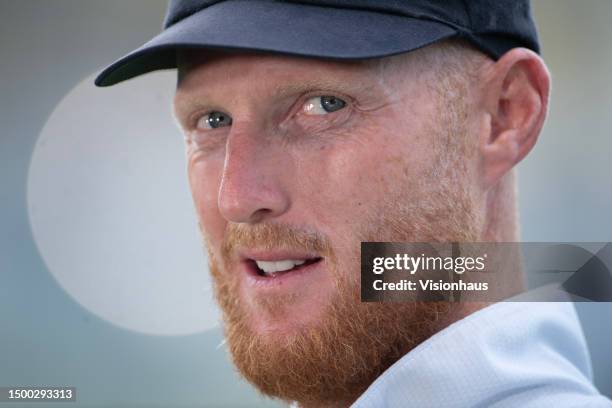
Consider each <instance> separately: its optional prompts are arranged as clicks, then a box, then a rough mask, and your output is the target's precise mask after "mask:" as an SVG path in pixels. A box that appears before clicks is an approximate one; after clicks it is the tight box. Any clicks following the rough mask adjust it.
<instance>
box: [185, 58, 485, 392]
mask: <svg viewBox="0 0 612 408" xmlns="http://www.w3.org/2000/svg"><path fill="white" fill-rule="evenodd" d="M419 53H420V51H417V52H415V53H414V55H411V56H409V57H408V58H406V57H405V56H403V57H393V58H387V59H383V60H373V61H369V62H351V63H349V62H332V61H322V60H314V59H302V58H293V57H283V56H271V55H256V54H207V55H206V57H205V58H202V59H200V58H199V57H198V56H197V55H196V54H190V55H186V56H184V58H183V61H182V63H181V69H180V73H181V76H180V80H179V85H178V89H177V94H176V100H175V108H176V114H177V118H178V119H179V121H180V122H181V125H182V127H183V129H184V132H185V136H186V146H187V158H188V173H189V181H190V185H191V190H192V193H193V199H194V202H195V206H196V209H197V212H198V216H199V219H200V225H201V229H202V233H203V236H204V240H205V243H206V246H207V250H208V253H209V260H210V267H211V272H212V275H213V278H214V282H215V287H216V293H217V298H218V301H219V303H220V305H221V307H222V309H223V312H224V320H225V329H226V336H227V339H228V345H229V348H230V350H231V352H232V355H233V358H234V361H235V363H236V365H237V366H238V368H239V369H240V370H241V372H242V373H243V375H245V377H246V378H247V379H249V380H250V381H252V382H253V383H254V384H255V385H256V386H258V387H259V388H260V390H262V391H263V392H264V393H268V394H271V395H276V396H279V397H281V398H285V399H296V400H302V401H309V400H310V401H313V402H314V401H319V402H320V401H323V400H329V401H331V400H333V399H336V400H338V399H339V398H345V399H346V400H347V401H348V400H350V399H351V398H354V396H355V395H358V393H360V392H362V391H363V390H364V388H365V387H367V385H368V384H369V383H371V381H372V380H373V379H374V378H375V377H376V376H377V375H379V374H380V373H381V372H382V371H383V370H384V369H386V368H387V367H388V366H389V365H390V364H392V363H393V362H394V361H395V360H397V359H398V358H399V357H401V355H403V354H404V353H405V352H407V351H408V350H409V349H410V348H412V347H414V346H415V345H417V344H418V343H420V342H421V341H423V340H424V339H426V338H427V337H429V336H430V335H431V334H433V333H434V332H435V331H437V330H438V329H437V327H438V326H439V325H440V324H441V322H442V321H443V320H444V318H445V316H447V315H448V314H449V313H451V308H450V306H449V305H444V304H418V303H411V304H365V303H360V301H359V271H360V266H359V256H360V252H359V251H360V242H361V241H408V242H410V241H470V240H477V239H478V238H477V237H478V234H479V231H478V228H479V225H481V220H480V219H479V216H478V214H479V210H478V208H477V207H478V205H477V204H476V202H477V200H476V199H475V197H476V196H477V195H478V193H477V192H476V191H474V187H473V186H474V185H475V184H476V183H474V180H473V178H474V176H473V174H474V173H475V171H476V166H477V163H476V159H474V158H473V157H472V156H473V155H470V154H468V152H469V151H470V149H471V148H472V146H471V144H470V143H472V142H470V141H469V140H470V139H469V138H468V137H467V136H466V134H467V133H469V126H470V122H469V118H468V115H467V112H466V110H465V105H466V104H467V103H469V102H467V101H466V98H468V97H469V96H468V93H467V91H466V88H465V87H464V86H460V85H459V84H453V83H451V82H452V81H446V83H444V84H440V85H438V84H436V80H438V79H440V78H436V75H437V74H436V73H435V72H433V71H432V70H431V66H429V64H428V63H427V61H428V59H427V58H422V60H421V59H420V58H419Z"/></svg>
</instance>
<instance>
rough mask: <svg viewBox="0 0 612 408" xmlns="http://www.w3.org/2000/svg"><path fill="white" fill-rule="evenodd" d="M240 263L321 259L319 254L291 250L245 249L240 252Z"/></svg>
mask: <svg viewBox="0 0 612 408" xmlns="http://www.w3.org/2000/svg"><path fill="white" fill-rule="evenodd" d="M238 257H239V259H240V262H244V261H251V260H257V261H282V260H285V259H297V260H300V259H303V260H307V259H313V258H321V256H320V255H319V254H316V253H313V252H306V251H299V250H291V249H278V250H257V249H245V250H241V251H239V252H238Z"/></svg>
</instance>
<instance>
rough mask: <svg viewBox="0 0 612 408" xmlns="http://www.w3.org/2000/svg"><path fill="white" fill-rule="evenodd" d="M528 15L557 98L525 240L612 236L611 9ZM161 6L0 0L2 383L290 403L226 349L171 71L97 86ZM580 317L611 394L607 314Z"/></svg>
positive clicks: (96, 394)
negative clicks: (254, 384) (269, 393)
mask: <svg viewBox="0 0 612 408" xmlns="http://www.w3.org/2000/svg"><path fill="white" fill-rule="evenodd" d="M532 4H533V9H534V13H535V16H536V20H537V21H538V23H539V29H540V36H541V42H542V46H543V56H544V59H545V60H546V62H547V63H548V66H549V68H550V70H551V72H552V78H553V92H552V104H551V110H550V116H549V120H548V122H547V124H546V126H545V129H544V132H543V133H542V135H541V139H540V141H539V143H538V144H537V146H536V147H535V149H534V151H533V152H532V153H531V154H530V155H529V156H528V157H527V159H526V160H525V161H524V162H523V163H521V164H520V166H519V177H520V209H521V228H522V239H523V241H571V242H580V241H612V211H611V209H612V183H611V181H610V175H611V174H612V160H611V156H612V137H611V134H610V129H612V114H611V112H612V97H611V96H610V95H612V80H611V79H610V72H612V25H610V24H609V21H610V19H612V2H611V1H608V0H588V1H581V2H578V1H573V0H534V1H533V3H532ZM165 8H166V4H165V1H162V0H129V1H127V0H105V1H93V0H53V1H42V0H21V1H10V0H0V16H2V20H3V22H2V24H0V123H1V125H2V127H1V130H0V346H1V348H0V386H15V385H20V386H27V385H32V386H34V385H45V386H51V385H58V386H59V385H70V386H76V388H77V399H78V402H77V403H76V404H74V403H73V404H70V406H75V407H76V406H78V407H98V406H99V407H102V406H117V407H122V406H124V407H138V406H143V407H155V406H159V407H168V406H173V407H196V406H197V407H200V406H207V407H208V406H211V407H213V406H219V407H226V406H227V407H240V406H245V407H246V406H248V407H256V406H260V407H271V406H277V404H276V403H274V402H272V401H270V400H268V399H264V398H262V397H260V396H259V395H258V394H257V393H256V392H255V391H254V390H253V389H251V388H250V386H249V385H248V384H246V383H244V382H243V381H242V380H240V379H239V377H238V376H237V375H236V374H235V372H234V369H233V367H232V366H231V364H230V362H229V359H228V355H227V351H226V348H225V347H224V345H223V341H222V340H223V339H222V333H221V329H220V328H219V324H218V311H217V309H216V308H215V306H214V304H213V302H212V299H211V296H212V295H211V291H210V282H209V280H208V276H207V274H208V273H207V270H206V269H207V268H206V259H205V258H204V255H203V253H202V250H201V248H200V242H199V236H198V232H197V224H196V220H195V217H194V215H193V208H192V204H191V201H190V196H189V193H188V189H187V183H186V178H185V163H184V152H183V141H182V137H181V135H180V133H179V132H178V130H177V129H176V127H175V125H174V123H173V119H172V117H171V113H170V112H171V109H170V103H171V98H172V91H173V87H174V82H175V78H174V74H173V73H172V72H165V73H163V72H162V73H153V74H150V75H147V76H144V77H141V78H138V79H135V80H132V81H129V82H128V83H125V84H122V85H120V86H117V87H113V88H109V89H95V88H94V87H93V85H92V83H93V77H94V75H95V73H96V72H98V71H99V70H100V68H102V67H103V66H105V65H106V64H108V63H109V62H111V61H113V60H115V59H117V58H118V57H119V56H122V55H124V54H125V53H127V52H129V51H130V50H132V49H133V48H135V47H137V46H139V45H141V44H142V43H144V42H145V41H147V40H148V39H149V38H151V37H152V36H153V35H154V34H156V33H157V32H158V31H159V30H160V27H161V21H162V18H163V14H164V12H165ZM577 308H578V312H579V315H580V318H581V322H582V324H583V327H584V329H585V332H586V336H587V341H588V343H589V346H590V349H591V354H592V357H593V367H594V372H595V380H596V385H597V386H598V387H599V389H600V390H601V392H603V393H605V394H607V395H609V396H612V353H610V346H609V344H610V337H611V335H612V325H611V324H610V323H611V322H612V319H611V318H610V316H612V304H585V303H583V304H579V305H577ZM2 406H6V407H9V406H10V404H8V403H3V405H2ZM15 406H24V405H15ZM54 406H58V405H57V404H56V405H54Z"/></svg>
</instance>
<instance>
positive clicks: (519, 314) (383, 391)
mask: <svg viewBox="0 0 612 408" xmlns="http://www.w3.org/2000/svg"><path fill="white" fill-rule="evenodd" d="M370 407H375V408H381V407H389V408H409V407H418V408H427V407H432V408H434V407H435V408H444V407H453V408H455V407H483V408H484V407H495V408H503V407H521V408H530V407H538V408H540V407H545V408H565V407H592V408H595V407H597V408H599V407H602V408H603V407H606V408H611V407H612V401H610V400H609V399H607V398H606V397H604V396H602V395H601V394H600V393H599V392H598V391H597V389H596V388H595V387H594V386H593V384H592V373H591V364H590V357H589V353H588V349H587V345H586V342H585V339H584V335H583V332H582V329H581V327H580V323H579V321H578V317H577V315H576V311H575V309H574V306H573V304H572V303H569V302H556V303H555V302H539V303H538V302H501V303H496V304H493V305H491V306H488V307H486V308H484V309H482V310H479V311H478V312H475V313H473V314H471V315H469V316H468V317H466V318H464V319H462V320H459V321H457V322H455V323H454V324H452V325H450V326H449V327H447V328H446V329H444V330H442V331H440V332H439V333H437V334H435V335H434V336H432V337H431V338H429V339H428V340H427V341H425V342H423V343H422V344H420V345H419V346H417V347H416V348H415V349H413V350H412V351H410V352H409V353H408V354H406V355H405V356H404V357H403V358H401V359H400V360H398V361H397V362H396V363H395V364H393V365H392V366H391V367H390V368H389V369H388V370H386V371H385V372H384V373H383V374H382V375H381V376H380V377H378V378H377V379H376V380H375V381H374V382H373V383H372V384H371V385H370V387H369V388H368V389H367V390H366V392H365V393H364V394H363V395H362V396H361V397H360V398H359V399H357V401H355V403H354V404H353V405H352V408H370Z"/></svg>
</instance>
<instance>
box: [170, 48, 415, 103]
mask: <svg viewBox="0 0 612 408" xmlns="http://www.w3.org/2000/svg"><path fill="white" fill-rule="evenodd" d="M406 62H408V63H406ZM417 62H418V59H417V58H412V57H411V56H409V55H399V56H392V57H385V58H374V59H368V60H344V61H342V60H329V59H315V58H304V57H298V56H288V55H276V54H267V53H255V52H226V51H209V50H185V51H180V52H179V54H178V75H179V80H178V90H179V91H180V93H189V91H191V90H193V89H201V88H202V87H205V88H206V89H207V91H213V90H215V89H217V88H223V87H225V86H226V85H228V84H234V85H236V86H238V87H242V88H244V87H245V86H246V87H249V88H250V87H253V86H259V87H267V86H270V85H278V84H284V85H286V86H289V87H291V86H295V85H298V84H299V85H300V86H307V85H309V84H310V83H312V85H317V86H320V87H325V85H329V86H330V87H332V88H333V87H334V86H336V85H340V84H345V85H346V84H360V85H362V86H364V87H367V86H368V85H372V84H374V83H377V84H381V83H383V82H387V80H388V79H389V77H391V76H392V75H395V74H397V73H398V72H399V71H401V72H402V74H403V75H406V74H409V71H416V69H417V65H418V64H417ZM177 96H178V95H177Z"/></svg>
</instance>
